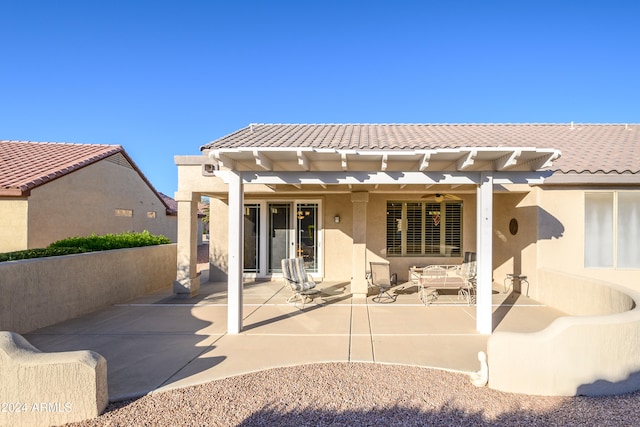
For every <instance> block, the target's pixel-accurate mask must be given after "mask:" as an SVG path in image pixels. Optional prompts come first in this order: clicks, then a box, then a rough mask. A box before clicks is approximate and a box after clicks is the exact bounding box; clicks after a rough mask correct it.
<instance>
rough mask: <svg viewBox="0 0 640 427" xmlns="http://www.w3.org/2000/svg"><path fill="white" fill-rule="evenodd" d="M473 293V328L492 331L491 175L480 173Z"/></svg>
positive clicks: (487, 333)
mask: <svg viewBox="0 0 640 427" xmlns="http://www.w3.org/2000/svg"><path fill="white" fill-rule="evenodd" d="M476 227H477V248H476V253H477V255H476V257H477V267H478V271H477V278H476V280H477V294H476V329H477V330H478V332H480V333H481V334H484V335H489V334H491V332H492V331H493V324H492V323H493V322H492V315H493V313H492V309H491V294H492V288H493V175H492V174H490V173H486V172H485V173H482V174H481V179H480V185H479V186H478V188H477V224H476Z"/></svg>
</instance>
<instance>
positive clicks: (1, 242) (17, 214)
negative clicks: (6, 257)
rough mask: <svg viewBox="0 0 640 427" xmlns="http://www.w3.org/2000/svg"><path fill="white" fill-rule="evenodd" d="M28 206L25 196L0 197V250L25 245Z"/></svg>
mask: <svg viewBox="0 0 640 427" xmlns="http://www.w3.org/2000/svg"><path fill="white" fill-rule="evenodd" d="M28 208H29V205H28V203H27V199H26V197H24V198H22V197H21V198H17V197H16V198H11V199H0V218H2V221H0V252H12V251H17V250H21V249H24V248H26V247H27V244H28V236H27V218H28V212H29V211H28Z"/></svg>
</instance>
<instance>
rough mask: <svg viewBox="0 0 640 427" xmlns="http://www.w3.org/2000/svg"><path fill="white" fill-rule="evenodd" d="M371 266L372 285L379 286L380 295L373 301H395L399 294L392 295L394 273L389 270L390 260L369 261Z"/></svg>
mask: <svg viewBox="0 0 640 427" xmlns="http://www.w3.org/2000/svg"><path fill="white" fill-rule="evenodd" d="M369 265H370V267H371V283H370V284H371V286H374V287H378V288H379V291H378V295H376V296H375V297H373V298H372V301H373V302H379V303H381V302H387V303H389V302H394V301H395V300H396V298H397V295H391V294H390V293H389V289H390V288H391V286H392V275H391V273H390V272H389V263H388V262H375V261H371V262H370V263H369Z"/></svg>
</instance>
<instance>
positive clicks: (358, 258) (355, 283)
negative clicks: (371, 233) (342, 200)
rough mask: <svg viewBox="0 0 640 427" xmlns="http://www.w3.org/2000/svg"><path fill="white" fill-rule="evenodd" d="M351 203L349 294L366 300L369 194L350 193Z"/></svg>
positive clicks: (364, 192)
mask: <svg viewBox="0 0 640 427" xmlns="http://www.w3.org/2000/svg"><path fill="white" fill-rule="evenodd" d="M351 202H352V203H353V260H352V267H351V271H352V277H351V294H352V295H353V296H354V297H359V298H366V297H367V293H368V290H369V289H368V288H369V287H368V284H367V278H366V270H367V203H368V202H369V193H368V192H366V191H363V192H354V193H351Z"/></svg>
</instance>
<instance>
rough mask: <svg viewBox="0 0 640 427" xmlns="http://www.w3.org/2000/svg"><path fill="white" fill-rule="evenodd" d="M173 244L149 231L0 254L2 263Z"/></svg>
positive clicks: (71, 240)
mask: <svg viewBox="0 0 640 427" xmlns="http://www.w3.org/2000/svg"><path fill="white" fill-rule="evenodd" d="M167 243H171V240H169V238H167V237H165V236H154V235H152V234H150V233H149V232H148V231H143V232H142V233H133V232H126V233H121V234H105V235H103V236H97V235H95V234H92V235H91V236H88V237H70V238H68V239H63V240H58V241H57V242H53V243H52V244H50V245H49V246H47V247H46V248H38V249H27V250H24V251H16V252H7V253H3V254H0V262H2V261H14V260H19V259H29V258H42V257H50V256H60V255H70V254H79V253H83V252H95V251H107V250H111V249H124V248H137V247H141V246H153V245H164V244H167Z"/></svg>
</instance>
